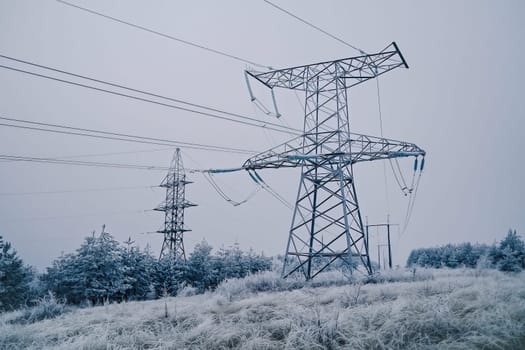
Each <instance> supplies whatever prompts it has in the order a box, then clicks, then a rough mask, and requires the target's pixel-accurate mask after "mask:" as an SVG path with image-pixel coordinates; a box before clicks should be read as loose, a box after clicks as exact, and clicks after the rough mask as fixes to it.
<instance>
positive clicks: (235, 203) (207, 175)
mask: <svg viewBox="0 0 525 350" xmlns="http://www.w3.org/2000/svg"><path fill="white" fill-rule="evenodd" d="M201 173H202V175H203V176H204V178H205V179H206V181H208V183H209V184H210V185H211V186H212V187H213V189H214V190H215V191H216V192H217V193H218V194H219V196H221V197H222V198H223V199H224V200H225V201H226V202H228V203H230V204H231V205H232V206H234V207H238V206H239V205H242V204H244V203H246V202H248V201H249V200H250V199H252V198H253V197H255V195H256V194H257V193H258V192H259V191H260V189H261V187H260V186H257V187H256V188H255V189H254V190H253V191H252V192H251V193H250V194H249V195H248V196H247V197H246V198H245V199H243V200H241V201H235V200H233V199H232V198H231V197H230V196H228V195H227V194H226V193H225V192H224V191H223V190H222V189H221V187H220V186H219V185H218V184H217V182H216V181H215V180H214V178H213V175H212V173H211V172H204V171H203V172H201Z"/></svg>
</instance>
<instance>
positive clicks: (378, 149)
mask: <svg viewBox="0 0 525 350" xmlns="http://www.w3.org/2000/svg"><path fill="white" fill-rule="evenodd" d="M398 67H406V68H408V65H407V64H406V62H405V60H404V58H403V56H402V55H401V52H400V51H399V49H398V47H397V45H396V44H395V43H392V44H391V45H389V46H388V47H387V48H385V49H384V50H382V51H381V52H379V53H376V54H364V55H361V56H357V57H351V58H345V59H339V60H335V61H330V62H322V63H316V64H309V65H304V66H298V67H293V68H287V69H279V70H273V71H269V72H255V71H247V72H246V73H247V74H248V75H249V76H251V77H253V78H255V79H257V80H258V81H259V82H261V83H262V84H264V85H266V86H267V87H269V88H270V89H273V88H276V87H278V88H285V89H292V90H301V91H304V93H305V104H304V107H305V117H304V132H303V134H302V135H301V136H300V137H298V138H296V139H293V140H291V141H289V142H286V143H285V144H283V145H280V146H277V147H275V148H272V149H270V150H268V151H266V152H263V153H260V154H258V155H256V156H254V157H252V158H250V159H248V160H247V161H246V162H245V163H244V165H243V169H245V170H248V171H249V172H252V173H253V172H255V171H256V170H258V169H266V168H281V167H301V179H300V182H299V190H298V193H297V200H296V202H295V209H294V212H293V218H292V224H291V228H290V234H289V238H288V244H287V247H286V253H285V261H284V266H283V271H282V275H283V277H286V276H289V275H290V274H292V273H295V272H302V273H303V274H304V276H305V278H306V279H310V278H313V277H315V276H316V275H317V274H318V273H320V272H321V271H323V270H324V269H326V268H327V267H328V266H329V265H331V264H332V263H334V262H335V261H336V260H338V259H339V260H340V261H341V262H342V263H343V264H344V265H346V266H348V267H350V268H351V269H352V270H353V269H355V268H357V267H361V268H363V269H364V270H365V272H367V273H372V269H371V265H370V257H369V251H368V242H367V241H366V238H365V232H364V226H363V220H362V218H361V213H360V210H359V202H358V200H357V194H356V186H355V181H354V172H353V164H355V163H357V162H362V161H371V160H377V159H388V158H396V157H409V156H415V157H418V156H424V155H425V151H423V150H422V149H420V148H419V147H418V146H416V145H415V144H412V143H407V142H401V141H394V140H389V139H385V138H379V137H371V136H366V135H358V134H350V120H349V114H348V103H347V89H348V88H351V87H353V86H355V85H358V84H360V83H362V82H365V81H367V80H369V79H373V78H376V77H378V76H379V75H381V74H383V73H386V72H388V71H390V70H392V69H395V68H398ZM254 175H256V174H254Z"/></svg>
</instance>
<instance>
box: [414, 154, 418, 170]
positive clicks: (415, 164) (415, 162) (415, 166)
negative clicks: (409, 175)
mask: <svg viewBox="0 0 525 350" xmlns="http://www.w3.org/2000/svg"><path fill="white" fill-rule="evenodd" d="M416 171H417V157H416V159H415V160H414V172H416Z"/></svg>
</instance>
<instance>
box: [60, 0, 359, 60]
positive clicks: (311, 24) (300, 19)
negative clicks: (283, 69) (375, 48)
mask: <svg viewBox="0 0 525 350" xmlns="http://www.w3.org/2000/svg"><path fill="white" fill-rule="evenodd" d="M57 1H60V0H57ZM263 1H264V2H265V3H267V4H268V5H271V6H273V7H275V8H276V9H278V10H279V11H281V12H284V13H286V14H287V15H289V16H291V17H293V18H295V19H296V20H298V21H300V22H302V23H304V24H306V25H307V26H309V27H312V28H314V29H316V30H318V31H320V32H321V33H323V34H325V35H327V36H329V37H330V38H332V39H334V40H337V41H339V42H340V43H342V44H344V45H346V46H348V47H351V48H352V49H354V50H356V51H358V52H359V53H360V54H362V55H366V52H364V51H363V50H361V49H360V48H357V47H355V46H354V45H352V44H350V43H348V42H346V41H344V40H343V39H341V38H338V37H336V36H335V35H333V34H330V33H328V32H327V31H326V30H324V29H321V28H319V27H318V26H316V25H315V24H313V23H310V22H308V21H307V20H305V19H302V18H301V17H299V16H297V15H294V14H293V13H291V12H290V11H288V10H285V9H283V8H282V7H279V6H277V5H276V4H274V3H272V2H270V1H268V0H263Z"/></svg>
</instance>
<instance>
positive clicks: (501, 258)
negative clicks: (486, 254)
mask: <svg viewBox="0 0 525 350" xmlns="http://www.w3.org/2000/svg"><path fill="white" fill-rule="evenodd" d="M490 257H491V259H492V263H493V264H494V265H495V266H496V267H497V268H498V269H499V270H501V271H508V272H518V271H521V270H523V269H524V268H525V243H524V242H523V241H522V240H521V239H520V236H519V235H518V234H517V233H516V230H514V231H512V230H509V232H508V234H507V236H505V238H504V239H503V240H502V241H501V242H500V243H499V245H498V246H497V247H494V248H493V249H492V250H491V252H490Z"/></svg>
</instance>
